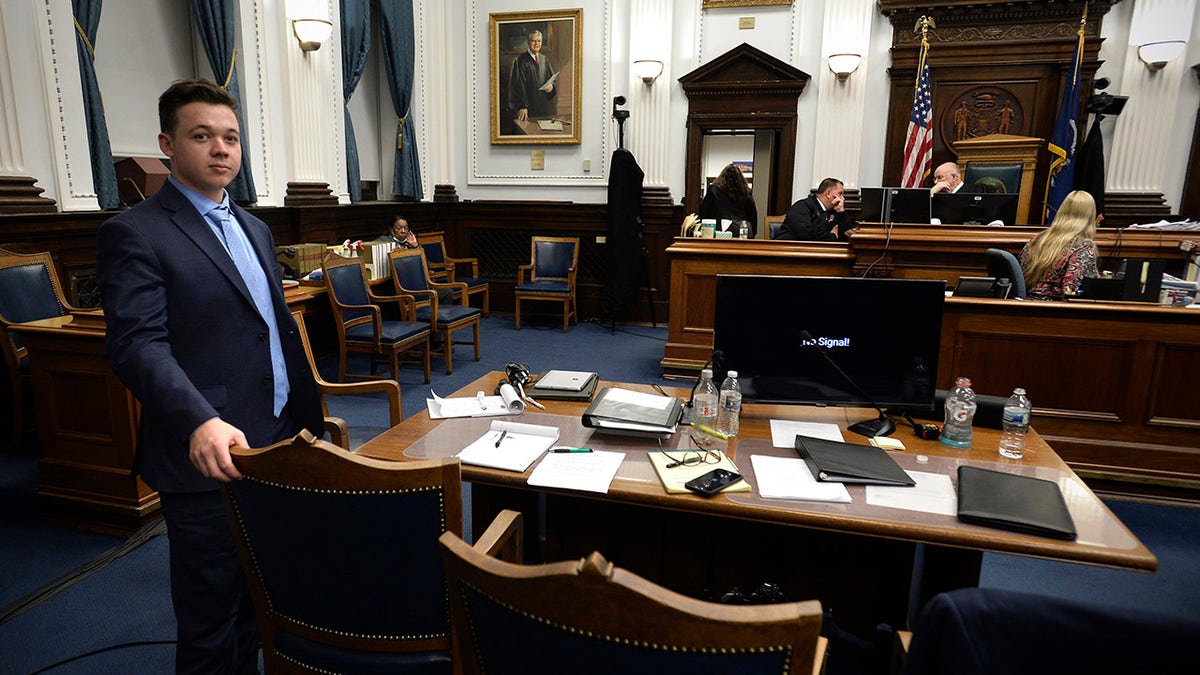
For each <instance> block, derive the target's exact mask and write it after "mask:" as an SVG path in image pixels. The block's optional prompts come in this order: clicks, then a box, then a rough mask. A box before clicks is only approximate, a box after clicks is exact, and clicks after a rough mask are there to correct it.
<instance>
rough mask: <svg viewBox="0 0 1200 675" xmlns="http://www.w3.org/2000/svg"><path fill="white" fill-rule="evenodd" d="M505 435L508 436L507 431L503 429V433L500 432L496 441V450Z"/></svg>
mask: <svg viewBox="0 0 1200 675" xmlns="http://www.w3.org/2000/svg"><path fill="white" fill-rule="evenodd" d="M507 435H508V429H505V430H504V431H501V432H500V438H497V439H496V447H497V448H498V447H500V441H502V440H504V437H505V436H507Z"/></svg>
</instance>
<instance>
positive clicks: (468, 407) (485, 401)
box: [425, 383, 525, 420]
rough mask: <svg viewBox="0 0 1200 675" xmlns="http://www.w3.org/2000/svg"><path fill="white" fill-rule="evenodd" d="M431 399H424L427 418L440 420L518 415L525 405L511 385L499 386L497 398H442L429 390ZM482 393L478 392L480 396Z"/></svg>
mask: <svg viewBox="0 0 1200 675" xmlns="http://www.w3.org/2000/svg"><path fill="white" fill-rule="evenodd" d="M429 393H430V394H432V395H433V398H427V399H425V407H426V408H428V410H429V418H430V419H435V420H440V419H445V418H447V417H489V416H491V415H520V414H521V413H522V412H524V410H525V403H524V402H523V401H522V400H521V397H520V396H518V395H517V390H516V389H513V386H512V385H511V384H508V383H505V384H503V385H501V386H500V395H499V396H478V395H477V396H456V397H453V398H442V397H441V396H438V395H437V392H435V391H434V390H432V389H430V390H429ZM482 393H483V392H480V394H482Z"/></svg>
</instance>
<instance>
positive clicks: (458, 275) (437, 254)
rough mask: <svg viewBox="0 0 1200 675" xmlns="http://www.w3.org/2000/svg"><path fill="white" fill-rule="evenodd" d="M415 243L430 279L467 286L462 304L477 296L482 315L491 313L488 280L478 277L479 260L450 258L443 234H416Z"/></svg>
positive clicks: (468, 302)
mask: <svg viewBox="0 0 1200 675" xmlns="http://www.w3.org/2000/svg"><path fill="white" fill-rule="evenodd" d="M417 241H419V242H420V243H421V248H422V249H424V250H425V260H426V261H427V262H428V263H429V274H430V278H432V279H433V280H434V281H437V282H455V283H464V284H466V285H467V299H468V301H467V302H466V303H464V304H468V305H469V304H471V303H470V298H471V297H472V296H475V295H478V296H481V297H482V298H483V308H482V309H483V315H484V316H488V315H489V314H490V313H491V291H490V290H489V286H488V280H487V279H484V278H482V277H480V276H479V258H451V257H450V256H449V255H448V254H447V253H446V235H445V233H443V232H429V233H427V234H418V235H417ZM460 266H469V267H470V273H469V274H468V273H462V272H460V271H459V267H460Z"/></svg>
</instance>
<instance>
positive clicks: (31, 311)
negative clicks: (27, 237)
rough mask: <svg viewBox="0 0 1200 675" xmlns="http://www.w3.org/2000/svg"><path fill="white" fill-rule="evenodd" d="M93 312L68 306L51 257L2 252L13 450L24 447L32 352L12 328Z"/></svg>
mask: <svg viewBox="0 0 1200 675" xmlns="http://www.w3.org/2000/svg"><path fill="white" fill-rule="evenodd" d="M86 311H89V310H84V309H80V308H78V307H72V306H71V305H70V304H69V303H68V302H67V297H66V294H64V293H63V289H62V285H61V284H60V283H59V281H58V272H57V271H56V270H55V268H54V261H53V260H52V259H51V258H50V254H49V253H46V252H42V253H16V252H13V251H9V250H7V249H3V248H0V343H2V344H0V351H3V352H4V365H5V367H6V368H7V369H8V378H9V386H10V391H11V392H12V393H11V397H12V441H13V447H19V446H20V444H21V435H22V433H23V432H24V427H25V390H24V387H23V386H22V383H23V380H25V379H27V378H28V368H29V359H28V350H26V348H25V347H24V345H22V344H21V339H20V337H18V336H17V334H16V333H15V332H13V331H10V330H9V328H10V327H11V326H12V325H13V324H17V323H25V322H26V321H37V320H39V319H49V318H51V317H56V316H66V315H67V314H71V313H74V312H86Z"/></svg>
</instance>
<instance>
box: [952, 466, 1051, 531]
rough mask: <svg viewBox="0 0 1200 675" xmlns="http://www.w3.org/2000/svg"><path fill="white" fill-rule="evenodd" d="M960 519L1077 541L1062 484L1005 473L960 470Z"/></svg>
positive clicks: (985, 470)
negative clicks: (1060, 487) (1060, 486)
mask: <svg viewBox="0 0 1200 675" xmlns="http://www.w3.org/2000/svg"><path fill="white" fill-rule="evenodd" d="M958 519H959V520H961V521H963V522H964V523H973V524H975V525H986V526H988V527H997V528H1000V529H1002V530H1012V531H1014V532H1024V533H1026V534H1036V535H1040V536H1043V537H1052V538H1054V539H1066V540H1068V541H1074V540H1075V521H1074V520H1072V519H1071V512H1070V511H1068V510H1067V503H1066V501H1064V500H1063V496H1062V490H1060V489H1059V488H1058V483H1055V482H1053V481H1048V480H1042V479H1041V478H1033V477H1032V476H1019V475H1017V474H1013V473H1004V472H1003V471H992V470H990V469H980V468H978V467H974V466H960V467H958Z"/></svg>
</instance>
